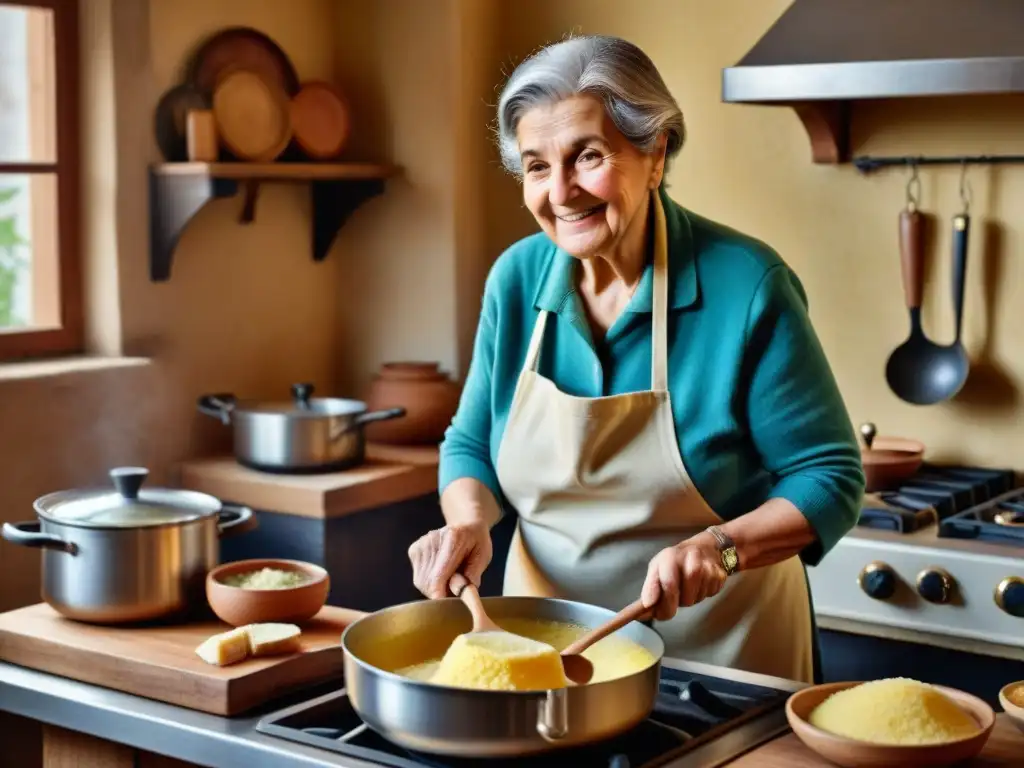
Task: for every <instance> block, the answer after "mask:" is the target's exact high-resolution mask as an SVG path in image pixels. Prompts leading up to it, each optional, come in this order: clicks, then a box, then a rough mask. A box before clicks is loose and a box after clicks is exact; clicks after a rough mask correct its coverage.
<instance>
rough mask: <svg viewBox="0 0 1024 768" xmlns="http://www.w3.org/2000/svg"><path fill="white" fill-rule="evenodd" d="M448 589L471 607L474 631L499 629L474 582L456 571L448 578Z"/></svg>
mask: <svg viewBox="0 0 1024 768" xmlns="http://www.w3.org/2000/svg"><path fill="white" fill-rule="evenodd" d="M448 589H450V590H451V591H452V594H453V595H455V596H456V597H458V598H460V599H461V600H462V602H463V603H464V604H465V606H466V607H467V608H468V609H469V613H470V615H471V616H472V617H473V631H474V632H485V631H488V630H494V629H499V627H498V625H497V624H495V623H494V621H493V620H492V619H491V617H490V616H488V615H487V609H486V608H484V602H483V600H481V599H480V592H479V591H477V588H476V586H475V585H474V584H473V582H471V581H470V580H469V579H467V578H466V577H465V576H463V575H462V574H461V573H455V574H452V577H451V578H450V579H449V580H448Z"/></svg>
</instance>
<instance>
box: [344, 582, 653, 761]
mask: <svg viewBox="0 0 1024 768" xmlns="http://www.w3.org/2000/svg"><path fill="white" fill-rule="evenodd" d="M484 604H485V605H486V607H487V613H488V614H489V615H490V616H491V617H492V618H494V619H496V620H498V621H499V622H500V621H501V619H503V618H529V619H546V620H553V621H559V622H565V623H572V624H579V625H583V626H587V627H594V626H597V625H598V624H600V623H601V622H603V621H606V620H608V619H610V618H612V616H614V615H615V614H614V612H613V611H608V610H605V609H603V608H598V607H596V606H591V605H585V604H583V603H575V602H571V601H567V600H550V599H544V598H532V597H490V598H484ZM470 629H471V620H470V617H469V612H468V611H467V610H466V607H465V606H464V605H463V604H462V602H461V601H459V600H457V599H454V598H449V599H447V600H424V601H420V602H415V603H407V604H405V605H398V606H394V607H392V608H387V609H385V610H382V611H378V612H377V613H374V614H371V615H369V616H366V617H364V618H362V619H359V620H358V621H356V622H355V623H353V624H351V625H350V626H349V627H348V628H347V629H346V630H345V632H344V633H343V634H342V636H341V645H342V648H343V649H344V652H345V662H344V663H345V684H346V688H347V690H348V697H349V701H351V703H352V707H353V708H354V709H355V711H356V713H357V714H358V715H359V716H360V717H361V718H362V719H363V721H364V722H365V723H366V724H367V725H369V726H370V727H371V728H372V729H373V730H375V731H377V732H378V733H380V734H381V735H382V736H384V737H385V738H387V739H389V740H390V741H392V742H394V743H396V744H398V745H400V746H402V747H405V748H406V749H411V750H414V751H420V752H429V753H434V754H443V755H452V756H461V757H510V756H523V755H530V754H537V753H541V752H547V751H550V750H553V749H558V748H563V747H576V746H581V745H584V744H591V743H594V742H597V741H602V740H604V739H608V738H611V737H613V736H617V735H619V734H621V733H624V732H625V731H628V730H629V729H631V728H633V727H635V726H636V725H638V724H639V723H641V722H642V721H643V720H645V719H646V718H647V717H648V716H649V715H650V713H651V710H652V709H653V708H654V701H655V698H656V696H657V693H658V678H659V675H660V670H661V658H662V656H663V655H664V653H665V645H664V643H663V642H662V639H661V637H660V636H659V635H658V633H657V632H655V631H654V630H653V629H651V628H649V627H647V626H644V625H643V624H639V623H636V622H634V623H632V624H629V625H627V626H626V627H624V628H622V629H621V630H619V631H618V632H617V633H616V635H617V636H622V637H627V638H629V639H631V640H633V641H634V642H636V643H639V644H640V645H642V646H643V647H645V648H646V649H647V650H649V651H650V652H651V653H653V654H654V656H655V658H656V659H657V660H658V661H657V663H655V664H654V665H652V666H651V667H649V668H647V669H645V670H642V671H640V672H637V673H634V674H631V675H629V676H626V677H622V678H619V679H617V680H609V681H605V682H599V683H590V684H588V685H583V686H573V687H570V688H563V689H559V690H551V691H537V692H518V691H514V692H506V691H482V690H468V689H461V688H449V687H446V686H440V685H434V684H431V683H426V682H420V681H417V680H412V679H410V678H407V677H404V676H402V675H398V674H395V672H394V670H396V669H401V668H402V667H406V666H410V665H412V664H416V663H420V662H423V661H426V660H429V659H432V658H437V657H439V656H441V655H442V654H443V653H444V651H445V650H446V649H447V648H448V646H449V645H450V644H451V642H452V640H453V639H454V638H455V637H456V635H459V634H462V633H463V632H468V631H469V630H470Z"/></svg>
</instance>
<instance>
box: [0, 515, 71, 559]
mask: <svg viewBox="0 0 1024 768" xmlns="http://www.w3.org/2000/svg"><path fill="white" fill-rule="evenodd" d="M41 527H42V526H41V524H40V523H39V521H38V520H33V521H32V522H29V523H4V526H3V528H2V529H0V536H3V537H4V538H5V539H7V540H8V541H9V542H11V544H20V545H21V546H23V547H38V548H39V549H55V550H57V551H58V552H67V553H68V554H69V555H77V554H78V545H76V544H75V543H73V542H70V541H66V540H64V539H62V538H61V537H60V536H55V535H54V534H52V533H41V532H40V529H41Z"/></svg>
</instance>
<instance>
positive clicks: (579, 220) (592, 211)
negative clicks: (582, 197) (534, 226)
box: [555, 203, 608, 224]
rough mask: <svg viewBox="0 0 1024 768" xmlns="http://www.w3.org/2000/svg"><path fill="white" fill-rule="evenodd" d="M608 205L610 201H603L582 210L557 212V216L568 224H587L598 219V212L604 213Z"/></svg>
mask: <svg viewBox="0 0 1024 768" xmlns="http://www.w3.org/2000/svg"><path fill="white" fill-rule="evenodd" d="M607 207H608V203H601V204H600V205H595V206H593V207H591V208H584V209H583V210H582V211H574V212H573V213H556V214H555V218H556V219H558V220H559V221H561V222H564V223H566V224H583V223H584V222H586V223H587V224H590V223H593V222H594V221H596V220H597V214H599V213H603V212H604V210H605V208H607Z"/></svg>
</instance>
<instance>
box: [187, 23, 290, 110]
mask: <svg viewBox="0 0 1024 768" xmlns="http://www.w3.org/2000/svg"><path fill="white" fill-rule="evenodd" d="M237 70H247V71H249V72H255V73H257V74H259V75H261V76H262V77H263V78H264V80H266V82H268V83H273V84H275V85H277V86H278V87H279V88H281V89H282V90H283V91H284V92H285V93H286V94H288V95H289V96H294V95H295V94H296V93H298V92H299V77H298V75H297V74H296V72H295V67H294V66H293V65H292V62H291V59H289V58H288V55H287V54H286V53H285V52H284V51H283V50H281V47H280V46H279V45H278V44H277V43H275V42H274V41H273V40H272V39H271V38H270V37H268V36H267V35H265V34H264V33H262V32H260V31H259V30H258V29H253V28H252V27H228V28H226V29H222V30H221V31H220V32H216V33H214V34H213V35H212V36H210V37H209V38H207V39H206V40H205V41H203V43H202V44H201V45H200V46H199V48H198V49H197V50H196V52H195V53H194V54H193V55H192V57H191V59H190V61H189V64H188V68H187V77H186V79H187V81H188V82H189V83H191V84H192V85H194V86H195V87H196V88H198V89H199V90H201V91H204V92H205V93H210V94H212V93H213V92H214V91H215V90H216V89H217V85H218V84H219V83H220V81H221V80H222V79H223V78H224V77H225V76H226V75H228V74H230V73H231V72H235V71H237Z"/></svg>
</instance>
